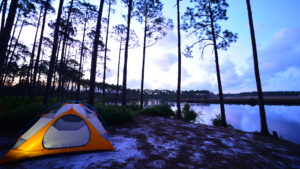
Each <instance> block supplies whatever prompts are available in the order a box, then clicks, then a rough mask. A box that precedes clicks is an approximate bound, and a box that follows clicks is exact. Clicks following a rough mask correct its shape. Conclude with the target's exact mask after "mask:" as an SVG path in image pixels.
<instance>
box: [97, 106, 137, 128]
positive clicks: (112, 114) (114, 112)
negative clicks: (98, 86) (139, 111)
mask: <svg viewBox="0 0 300 169" xmlns="http://www.w3.org/2000/svg"><path fill="white" fill-rule="evenodd" d="M95 109H96V110H97V111H98V112H99V113H100V115H101V116H102V117H103V119H104V121H105V122H106V123H107V124H108V125H122V124H126V123H129V122H132V121H133V118H134V112H133V111H132V110H129V109H127V108H125V109H124V110H123V108H122V107H121V106H115V105H96V106H95Z"/></svg>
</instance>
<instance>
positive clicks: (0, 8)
mask: <svg viewBox="0 0 300 169" xmlns="http://www.w3.org/2000/svg"><path fill="white" fill-rule="evenodd" d="M4 1H6V0H2V1H1V5H0V13H1V10H2V6H3V4H4Z"/></svg>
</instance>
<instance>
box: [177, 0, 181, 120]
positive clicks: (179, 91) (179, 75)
mask: <svg viewBox="0 0 300 169" xmlns="http://www.w3.org/2000/svg"><path fill="white" fill-rule="evenodd" d="M179 3H180V2H179V0H177V36H178V46H177V47H178V81H177V100H176V102H177V118H178V119H181V118H182V115H181V108H180V93H181V35H180V8H179V7H180V6H179V5H180V4H179Z"/></svg>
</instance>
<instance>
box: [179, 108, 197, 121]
mask: <svg viewBox="0 0 300 169" xmlns="http://www.w3.org/2000/svg"><path fill="white" fill-rule="evenodd" d="M190 107H191V106H190V105H189V104H188V103H186V104H185V105H184V107H183V109H182V113H183V120H184V121H188V122H193V121H195V120H196V118H197V113H196V112H195V111H193V110H190Z"/></svg>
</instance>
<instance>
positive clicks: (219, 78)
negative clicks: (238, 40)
mask: <svg viewBox="0 0 300 169" xmlns="http://www.w3.org/2000/svg"><path fill="white" fill-rule="evenodd" d="M209 12H210V24H211V31H212V36H213V44H214V53H215V60H216V73H217V80H218V89H219V99H220V109H221V118H222V125H223V126H224V127H227V123H226V116H225V106H224V99H223V91H222V82H221V74H220V67H219V56H218V49H217V42H216V35H215V27H214V21H213V13H212V11H211V8H210V9H209Z"/></svg>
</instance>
